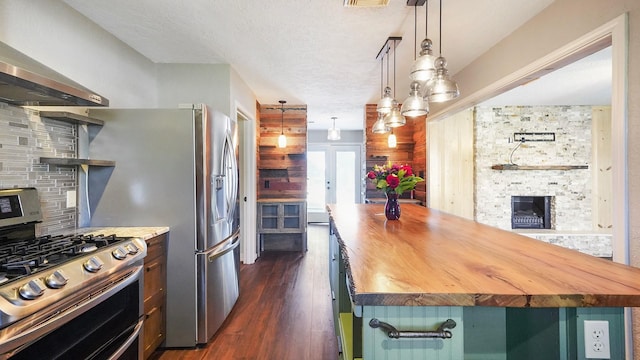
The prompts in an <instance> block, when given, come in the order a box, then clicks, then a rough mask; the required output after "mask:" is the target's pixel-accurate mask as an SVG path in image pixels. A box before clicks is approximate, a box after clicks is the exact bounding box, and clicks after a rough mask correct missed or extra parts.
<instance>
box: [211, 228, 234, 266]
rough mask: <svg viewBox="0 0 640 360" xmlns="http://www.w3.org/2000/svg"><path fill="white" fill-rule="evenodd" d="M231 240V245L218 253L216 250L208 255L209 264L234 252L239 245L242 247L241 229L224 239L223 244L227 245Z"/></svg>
mask: <svg viewBox="0 0 640 360" xmlns="http://www.w3.org/2000/svg"><path fill="white" fill-rule="evenodd" d="M229 240H232V241H231V244H230V245H228V246H226V247H224V248H223V249H221V250H218V251H215V250H214V251H212V252H210V253H209V254H208V255H207V259H209V262H213V261H214V260H215V259H217V258H219V257H221V256H222V255H224V254H226V253H228V252H230V251H233V249H235V248H236V247H238V245H240V229H238V230H236V231H235V232H234V233H233V234H232V235H231V236H229V237H228V238H226V239H224V241H222V242H223V243H226V242H227V241H229Z"/></svg>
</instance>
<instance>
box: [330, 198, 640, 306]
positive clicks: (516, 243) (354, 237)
mask: <svg viewBox="0 0 640 360" xmlns="http://www.w3.org/2000/svg"><path fill="white" fill-rule="evenodd" d="M383 207H384V205H378V204H357V205H328V206H327V208H328V210H329V215H330V219H331V221H332V224H333V225H334V229H335V231H336V236H337V237H338V242H339V244H340V248H341V251H342V254H343V258H344V261H345V265H346V272H347V279H348V281H349V282H350V284H349V285H348V286H349V288H350V292H351V296H352V300H353V302H354V303H355V304H356V305H388V306H394V305H398V306H402V305H412V306H418V305H425V306H498V307H639V306H640V268H635V267H630V266H625V265H622V264H618V263H614V262H611V261H609V260H605V259H600V258H596V257H592V256H590V255H586V254H582V253H579V252H577V251H574V250H570V249H566V248H563V247H560V246H556V245H552V244H548V243H544V242H541V241H539V240H535V239H531V238H528V237H526V236H522V235H518V234H514V233H512V232H509V231H505V230H500V229H497V228H494V227H490V226H487V225H482V224H479V223H477V222H474V221H470V220H466V219H463V218H460V217H457V216H453V215H449V214H446V213H443V212H439V211H436V210H430V209H428V208H425V207H422V206H419V205H408V204H407V205H402V206H401V211H402V213H401V217H400V220H398V221H386V220H385V217H384V214H383Z"/></svg>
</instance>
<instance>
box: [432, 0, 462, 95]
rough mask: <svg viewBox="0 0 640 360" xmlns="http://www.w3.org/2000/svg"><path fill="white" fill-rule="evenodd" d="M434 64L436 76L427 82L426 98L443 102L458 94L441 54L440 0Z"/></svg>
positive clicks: (455, 84)
mask: <svg viewBox="0 0 640 360" xmlns="http://www.w3.org/2000/svg"><path fill="white" fill-rule="evenodd" d="M434 65H435V67H436V76H435V77H434V78H433V79H431V80H429V81H428V82H427V100H428V101H429V102H444V101H449V100H453V99H455V98H457V97H458V96H460V90H459V89H458V84H457V83H456V82H455V81H453V80H451V79H450V78H449V74H448V70H447V60H446V59H445V58H444V57H443V56H442V0H440V55H439V57H438V58H437V59H436V60H435V63H434Z"/></svg>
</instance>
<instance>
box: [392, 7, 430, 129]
mask: <svg viewBox="0 0 640 360" xmlns="http://www.w3.org/2000/svg"><path fill="white" fill-rule="evenodd" d="M417 9H418V7H417V5H416V6H414V29H415V28H416V26H415V24H416V19H417ZM416 32H417V31H414V34H415V33H416ZM414 36H415V35H414ZM415 37H417V36H415ZM425 40H429V39H425ZM415 41H416V39H415V38H414V42H413V44H414V47H415ZM420 55H421V57H423V56H422V53H421V54H420ZM425 56H426V55H425ZM416 62H417V61H415V48H414V67H412V71H411V76H410V77H411V78H412V79H413V81H412V82H411V85H410V86H411V91H410V92H409V97H408V98H406V99H405V100H404V101H403V102H402V108H401V109H400V114H402V116H406V117H417V116H423V115H427V114H428V113H429V103H428V102H427V101H425V100H424V98H423V94H421V93H420V87H421V85H420V84H421V80H417V79H416V77H418V78H420V76H422V75H424V73H425V71H424V70H420V73H418V72H417V71H416V70H415V69H414V68H415V64H416ZM431 64H433V62H432V63H431ZM415 74H418V75H420V76H414V75H415ZM422 84H425V85H426V80H425V81H422Z"/></svg>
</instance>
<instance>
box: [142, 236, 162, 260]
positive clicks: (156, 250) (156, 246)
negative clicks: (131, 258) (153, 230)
mask: <svg viewBox="0 0 640 360" xmlns="http://www.w3.org/2000/svg"><path fill="white" fill-rule="evenodd" d="M166 239H167V236H166V234H162V235H158V236H155V237H152V238H151V239H147V241H146V243H147V257H146V258H145V260H146V261H151V260H153V259H155V258H157V257H160V256H162V257H164V255H165V254H166V250H167V249H166V246H167V245H166V243H167V242H166Z"/></svg>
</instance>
